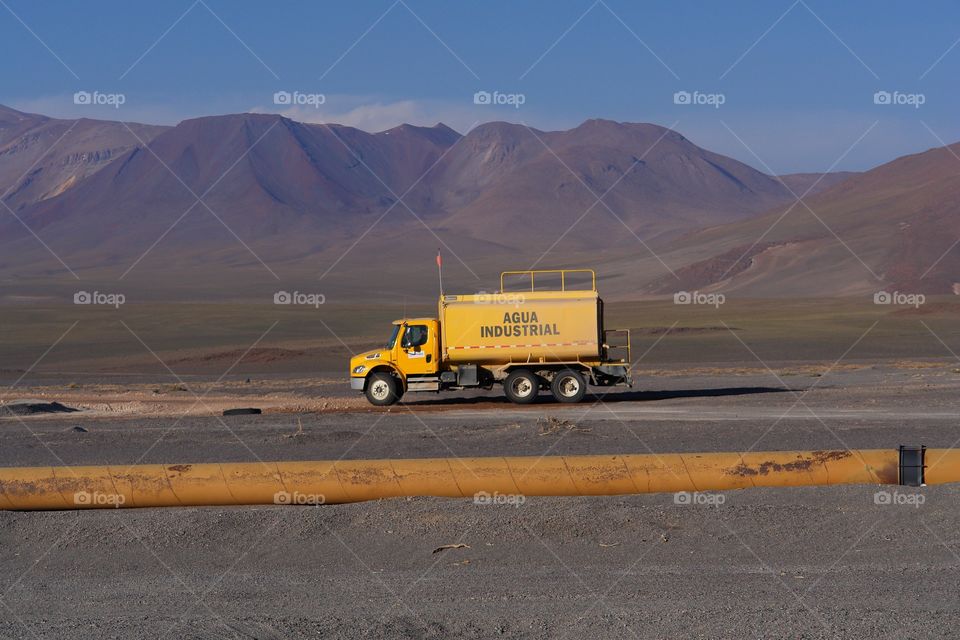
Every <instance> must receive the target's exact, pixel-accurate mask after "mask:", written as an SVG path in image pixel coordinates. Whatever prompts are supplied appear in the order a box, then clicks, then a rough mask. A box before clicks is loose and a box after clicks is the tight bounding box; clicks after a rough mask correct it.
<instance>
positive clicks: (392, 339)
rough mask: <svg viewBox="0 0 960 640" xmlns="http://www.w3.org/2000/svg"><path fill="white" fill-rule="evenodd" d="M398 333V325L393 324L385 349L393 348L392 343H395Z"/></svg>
mask: <svg viewBox="0 0 960 640" xmlns="http://www.w3.org/2000/svg"><path fill="white" fill-rule="evenodd" d="M399 334H400V325H398V324H395V325H393V332H392V333H391V334H390V341H389V342H387V349H393V345H395V344H397V336H398V335H399Z"/></svg>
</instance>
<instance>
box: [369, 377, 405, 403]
mask: <svg viewBox="0 0 960 640" xmlns="http://www.w3.org/2000/svg"><path fill="white" fill-rule="evenodd" d="M364 393H365V394H366V396H367V400H369V401H370V404H372V405H376V406H378V407H386V406H389V405H391V404H393V403H395V402H396V401H397V400H399V399H400V396H401V393H400V383H399V381H398V380H397V378H396V377H395V376H392V375H390V374H389V373H373V374H371V375H370V379H369V380H368V381H367V388H366V389H365V390H364Z"/></svg>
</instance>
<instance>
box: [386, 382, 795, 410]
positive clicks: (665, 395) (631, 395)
mask: <svg viewBox="0 0 960 640" xmlns="http://www.w3.org/2000/svg"><path fill="white" fill-rule="evenodd" d="M795 391H797V390H796V389H788V388H784V387H718V388H714V389H670V390H665V391H610V392H607V393H587V395H586V396H585V397H584V398H583V400H582V401H581V402H580V403H579V404H578V405H577V404H571V405H563V404H562V403H559V402H557V401H556V400H554V399H553V398H552V397H551V396H550V394H549V393H546V392H544V393H541V394H540V397H539V398H538V399H537V402H535V403H534V404H532V405H515V404H512V403H511V402H510V401H509V400H507V398H506V397H505V396H502V395H489V396H474V397H468V398H464V397H462V396H458V397H450V398H439V399H435V400H415V401H413V402H408V401H405V400H404V401H402V404H404V405H406V406H408V407H446V406H451V407H453V406H471V405H483V404H497V405H510V406H512V407H516V408H523V407H536V406H539V405H546V404H549V405H554V406H570V407H576V406H582V405H584V404H589V403H592V402H604V403H616V402H654V401H657V400H673V399H677V398H720V397H725V396H750V395H756V394H761V393H793V392H795Z"/></svg>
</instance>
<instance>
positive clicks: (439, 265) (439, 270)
mask: <svg viewBox="0 0 960 640" xmlns="http://www.w3.org/2000/svg"><path fill="white" fill-rule="evenodd" d="M437 276H439V278H440V297H441V298H442V297H443V258H441V257H440V249H437Z"/></svg>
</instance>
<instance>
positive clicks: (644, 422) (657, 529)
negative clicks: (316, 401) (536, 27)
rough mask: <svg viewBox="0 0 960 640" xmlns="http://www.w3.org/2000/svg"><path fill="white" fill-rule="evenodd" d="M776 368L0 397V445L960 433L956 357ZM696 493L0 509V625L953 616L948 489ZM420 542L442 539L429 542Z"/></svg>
mask: <svg viewBox="0 0 960 640" xmlns="http://www.w3.org/2000/svg"><path fill="white" fill-rule="evenodd" d="M783 381H784V382H785V384H786V385H787V386H788V387H789V390H784V388H783V385H782V384H781V381H777V380H775V379H773V378H772V377H771V376H757V377H750V376H737V377H730V378H727V379H721V380H719V383H718V379H717V378H716V377H711V378H697V379H693V378H683V377H677V378H671V379H669V380H643V381H641V388H643V389H656V390H655V391H634V392H628V394H626V395H621V396H616V397H613V396H611V397H609V398H607V400H606V401H604V402H601V403H598V404H596V405H591V404H590V403H587V404H583V405H577V406H574V407H565V406H558V405H555V404H552V403H546V402H544V403H542V404H538V405H535V406H533V407H529V408H527V407H525V408H520V409H518V408H515V407H513V406H511V405H507V404H504V403H502V402H500V401H499V400H498V399H496V398H477V399H475V400H473V401H468V402H459V403H458V402H449V401H443V400H442V401H441V402H440V404H437V403H436V402H433V403H431V402H429V401H428V399H427V398H424V399H417V398H415V397H413V398H410V399H411V400H414V402H413V403H412V404H409V405H405V406H400V407H396V408H394V409H393V410H392V411H390V412H383V411H377V412H369V413H343V414H341V413H312V414H302V415H292V414H277V415H270V414H266V415H261V416H239V417H231V418H211V417H197V416H189V417H186V418H184V419H182V420H180V421H178V420H177V419H176V418H174V417H170V418H142V419H135V418H123V419H115V418H104V417H86V416H82V415H78V414H57V415H55V416H26V417H17V418H14V417H8V418H3V419H0V465H4V466H19V465H48V464H59V463H60V461H62V462H63V463H66V464H84V463H86V464H96V463H108V462H109V463H115V464H119V463H133V462H137V461H140V462H196V461H203V460H224V461H227V460H233V461H240V460H255V459H257V458H261V459H264V460H269V459H330V458H339V457H347V458H371V457H401V456H402V457H424V456H450V455H463V456H465V455H498V454H500V455H539V454H542V453H547V452H549V453H551V454H565V453H568V454H574V453H603V452H619V453H633V452H646V451H658V452H659V451H664V452H666V451H697V450H703V451H711V450H732V449H746V448H749V447H751V446H753V447H754V448H755V449H757V450H780V449H824V448H845V447H864V448H886V447H896V446H897V445H898V444H926V445H927V446H931V447H948V446H952V445H954V444H955V443H956V441H957V440H958V439H960V429H958V428H957V420H956V419H957V416H958V410H957V400H956V398H957V391H958V388H960V375H957V374H955V373H953V372H952V370H951V369H949V368H941V369H932V370H924V371H915V370H896V369H883V368H871V369H865V370H856V371H843V372H837V373H834V374H831V375H830V376H828V377H827V378H823V379H820V378H817V377H814V376H808V375H802V376H801V375H798V376H791V377H786V378H784V379H783ZM811 385H816V386H814V387H813V388H812V390H811V391H809V393H807V394H806V395H804V396H802V399H800V400H799V401H798V398H801V395H800V394H802V393H803V391H804V390H806V389H808V388H810V387H811ZM428 398H429V397H428ZM791 407H792V409H791ZM438 408H442V409H443V410H440V411H438V410H437V409H438ZM788 410H789V413H787V412H788ZM785 413H786V414H787V415H786V417H782V416H784V414H785ZM781 417H782V419H781ZM298 419H299V422H300V424H302V427H303V429H302V432H301V433H299V435H297V430H298ZM80 425H82V426H83V428H84V429H86V431H85V432H84V431H78V430H75V429H74V427H75V426H80ZM878 491H879V492H884V493H879V494H878ZM888 499H889V500H888ZM696 502H697V503H696V504H677V502H676V500H675V497H674V496H673V495H670V494H667V495H646V496H622V497H609V498H527V499H526V500H525V501H524V502H523V503H522V504H519V505H504V504H501V505H477V504H473V503H472V502H470V501H465V500H447V499H436V498H416V499H409V500H405V499H398V500H384V501H378V502H369V503H362V504H353V505H338V506H323V507H251V508H197V509H155V510H136V509H133V510H100V511H84V512H51V513H18V512H0V637H3V638H22V637H39V638H61V637H71V638H73V637H84V638H140V637H143V638H157V637H169V638H181V637H183V638H211V637H216V638H234V637H240V638H286V637H330V638H353V637H370V638H380V637H390V638H394V637H400V638H420V637H438V638H444V637H463V638H486V637H525V638H526V637H532V638H558V637H568V638H581V637H611V638H614V637H616V638H620V637H623V638H632V637H639V638H648V637H649V638H662V637H703V638H715V637H774V638H779V637H784V638H787V637H789V638H800V637H804V638H834V637H855V638H862V637H873V638H883V637H891V638H894V637H897V638H921V637H922V638H926V637H954V636H955V635H956V633H955V630H956V629H957V628H958V625H960V591H958V590H957V588H956V585H957V583H958V579H960V571H958V567H960V555H958V554H960V537H958V534H957V530H958V523H960V516H958V513H960V510H958V507H960V487H958V486H941V487H925V488H922V489H910V488H905V487H875V486H847V487H843V486H834V487H811V488H799V489H776V490H771V489H766V490H760V489H756V490H745V491H734V492H725V493H718V494H704V495H701V496H698V500H697V501H696ZM885 502H891V503H892V504H884V503H885ZM444 545H466V546H463V547H458V548H447V549H444V550H440V551H438V549H440V548H441V547H443V546H444Z"/></svg>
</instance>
